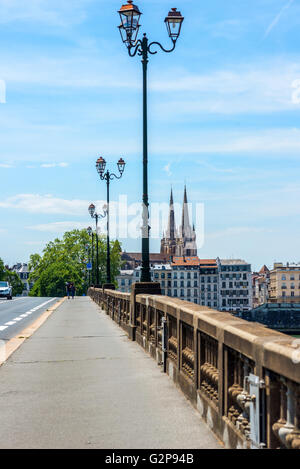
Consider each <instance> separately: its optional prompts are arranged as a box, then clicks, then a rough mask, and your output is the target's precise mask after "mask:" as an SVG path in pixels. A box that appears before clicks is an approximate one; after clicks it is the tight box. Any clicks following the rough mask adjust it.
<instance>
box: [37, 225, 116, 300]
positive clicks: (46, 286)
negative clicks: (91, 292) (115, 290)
mask: <svg viewBox="0 0 300 469" xmlns="http://www.w3.org/2000/svg"><path fill="white" fill-rule="evenodd" d="M120 252H121V246H120V243H119V242H118V241H113V242H112V243H111V265H112V277H113V279H114V277H115V275H117V274H118V272H119V268H120ZM95 255H96V249H94V259H93V260H92V259H91V238H90V237H89V235H88V233H87V231H86V230H73V231H68V232H66V233H65V234H64V236H63V238H62V239H58V238H56V239H55V240H54V241H51V242H49V243H48V244H47V245H46V247H45V249H44V250H43V255H42V256H39V255H38V254H32V255H31V256H30V262H29V267H30V269H33V271H32V272H31V274H30V277H29V281H30V282H34V286H33V288H32V290H31V291H30V293H29V294H30V296H58V297H62V296H64V295H65V294H66V283H67V282H74V284H75V286H76V293H77V295H82V294H84V293H86V292H87V289H88V279H89V277H88V272H87V269H86V264H87V261H88V260H92V261H93V267H94V268H95V266H96V258H95ZM99 277H100V279H101V283H103V282H105V281H106V239H105V237H104V236H101V237H99Z"/></svg>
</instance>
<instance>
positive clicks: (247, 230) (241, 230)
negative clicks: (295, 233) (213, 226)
mask: <svg viewBox="0 0 300 469" xmlns="http://www.w3.org/2000/svg"><path fill="white" fill-rule="evenodd" d="M271 231H272V230H270V229H267V228H256V227H252V226H236V227H231V228H225V229H224V230H219V231H215V232H213V233H208V234H207V235H206V236H207V238H211V239H218V238H227V237H230V238H231V237H233V236H238V237H240V236H241V235H247V234H251V233H262V232H271Z"/></svg>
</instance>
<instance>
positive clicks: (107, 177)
mask: <svg viewBox="0 0 300 469" xmlns="http://www.w3.org/2000/svg"><path fill="white" fill-rule="evenodd" d="M125 165H126V163H125V161H124V160H123V159H122V158H120V159H119V161H118V163H117V166H118V170H119V176H117V175H116V174H114V173H110V172H109V171H108V170H107V171H106V172H105V167H106V161H105V159H104V158H102V156H101V157H100V158H98V160H97V161H96V168H97V171H98V174H99V176H100V179H101V181H106V204H107V205H106V207H105V211H106V214H107V237H106V239H107V250H106V281H107V283H108V284H110V283H111V268H110V240H109V183H110V181H111V180H112V179H121V177H122V176H123V173H124V170H125Z"/></svg>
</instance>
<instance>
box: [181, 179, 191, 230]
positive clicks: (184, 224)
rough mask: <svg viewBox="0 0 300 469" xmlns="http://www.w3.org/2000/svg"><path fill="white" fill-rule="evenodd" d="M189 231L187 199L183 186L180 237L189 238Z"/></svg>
mask: <svg viewBox="0 0 300 469" xmlns="http://www.w3.org/2000/svg"><path fill="white" fill-rule="evenodd" d="M190 231H191V227H190V219H189V209H188V198H187V191H186V185H185V186H184V195H183V206H182V219H181V236H182V237H183V238H184V237H185V236H189V234H190Z"/></svg>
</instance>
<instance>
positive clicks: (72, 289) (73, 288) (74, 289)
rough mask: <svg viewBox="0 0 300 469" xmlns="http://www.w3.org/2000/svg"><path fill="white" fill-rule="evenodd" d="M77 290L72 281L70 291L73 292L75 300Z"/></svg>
mask: <svg viewBox="0 0 300 469" xmlns="http://www.w3.org/2000/svg"><path fill="white" fill-rule="evenodd" d="M75 292H76V288H75V285H74V283H73V282H72V283H71V286H70V293H71V296H72V299H73V300H74V296H75Z"/></svg>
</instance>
